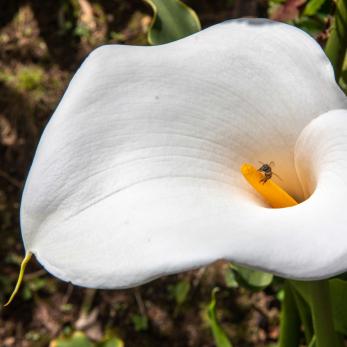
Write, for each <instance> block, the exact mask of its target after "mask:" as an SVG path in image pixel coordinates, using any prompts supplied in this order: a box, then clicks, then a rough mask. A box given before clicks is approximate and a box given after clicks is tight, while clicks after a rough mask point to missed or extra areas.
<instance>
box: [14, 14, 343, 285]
mask: <svg viewBox="0 0 347 347" xmlns="http://www.w3.org/2000/svg"><path fill="white" fill-rule="evenodd" d="M343 108H347V101H346V97H345V96H344V94H343V93H342V91H341V90H340V89H339V87H338V86H337V84H336V83H335V81H334V75H333V70H332V67H331V65H330V63H329V61H328V59H327V58H326V56H325V55H324V53H323V51H322V50H321V48H320V47H319V45H318V44H317V43H316V42H315V41H314V40H313V39H311V38H310V37H309V36H308V35H307V34H305V33H304V32H302V31H300V30H298V29H296V28H294V27H291V26H288V25H285V24H280V23H275V22H271V21H267V20H262V19H241V20H233V21H228V22H225V23H222V24H219V25H216V26H213V27H210V28H208V29H206V30H203V31H201V32H199V33H197V34H195V35H192V36H190V37H188V38H185V39H182V40H179V41H176V42H173V43H170V44H167V45H162V46H156V47H134V46H122V45H110V46H104V47H100V48H98V49H96V50H95V51H94V52H93V53H92V54H91V55H90V56H89V57H88V58H87V59H86V61H85V62H84V63H83V64H82V66H81V68H80V69H79V70H78V72H77V73H76V75H75V76H74V78H73V80H72V81H71V83H70V85H69V88H68V89H67V91H66V93H65V95H64V97H63V99H62V101H61V102H60V104H59V106H58V108H57V110H56V111H55V113H54V115H53V117H52V119H51V120H50V122H49V124H48V125H47V127H46V129H45V131H44V133H43V135H42V138H41V141H40V143H39V146H38V149H37V152H36V155H35V158H34V162H33V165H32V167H31V170H30V173H29V177H28V179H27V182H26V186H25V190H24V194H23V200H22V205H21V226H22V233H23V239H24V243H25V247H26V250H27V251H31V252H33V253H34V254H35V255H36V257H37V258H38V260H39V261H40V262H41V263H42V265H43V266H44V267H45V268H46V269H47V270H48V271H50V272H51V273H52V274H54V275H55V276H57V277H59V278H61V279H63V280H66V281H71V282H72V283H75V284H78V285H82V286H88V287H97V288H124V287H131V286H135V285H138V284H141V283H144V282H147V281H149V280H151V279H154V278H156V277H159V276H162V275H166V274H171V273H175V272H179V271H184V270H188V269H192V268H196V267H199V266H202V265H206V264H209V263H211V262H213V261H215V260H218V259H228V260H231V261H233V262H236V263H239V264H244V265H248V266H251V267H255V268H259V269H263V270H266V271H271V272H274V273H276V274H279V275H281V276H284V277H289V278H297V279H313V278H324V277H329V276H331V275H334V274H336V273H339V272H342V271H345V270H347V230H346V228H347V213H346V212H347V211H346V203H345V200H344V198H345V196H347V173H346V172H347V171H346V170H347V111H343V110H339V111H331V112H330V113H328V114H326V115H324V116H320V115H321V114H323V113H326V112H327V111H330V110H334V109H343ZM311 121H312V122H311ZM310 122H311V123H310ZM309 123H310V124H309ZM308 124H309V125H308ZM306 126H307V128H306V129H305V130H304V128H305V127H306ZM300 134H301V135H300ZM298 138H299V141H298V144H297V147H296V149H295V145H296V143H297V140H298ZM294 156H296V165H297V169H296V168H295V163H294ZM258 160H261V161H264V162H269V161H274V162H275V163H276V167H275V169H274V170H275V171H276V173H277V174H278V175H279V176H281V178H282V182H280V184H281V185H282V186H283V187H284V188H285V189H286V190H287V191H288V192H289V193H291V194H292V195H293V196H295V197H296V198H298V199H302V200H303V198H304V193H303V192H304V191H305V193H306V194H307V195H310V194H311V193H312V192H313V191H314V189H315V187H316V186H317V189H316V190H315V192H314V194H313V195H312V196H311V197H310V198H309V199H308V200H306V201H305V202H304V203H302V204H300V205H299V206H296V207H293V208H288V209H268V208H266V207H265V205H264V203H263V202H262V199H261V198H260V197H259V196H258V195H257V194H256V193H255V192H254V191H253V190H252V188H250V187H249V186H248V185H247V183H246V182H245V181H244V179H243V177H242V175H241V173H240V170H239V169H240V166H241V164H242V163H244V162H251V163H252V162H253V163H254V164H255V165H257V164H258ZM299 179H300V180H299ZM301 187H303V188H301Z"/></svg>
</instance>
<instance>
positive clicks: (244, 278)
mask: <svg viewBox="0 0 347 347" xmlns="http://www.w3.org/2000/svg"><path fill="white" fill-rule="evenodd" d="M231 268H232V269H233V270H234V271H235V275H236V280H237V282H238V283H239V284H240V285H241V286H243V287H245V288H248V289H251V290H262V289H264V288H266V287H267V286H268V285H270V284H271V282H272V280H273V275H272V274H270V273H267V272H262V271H256V270H252V269H249V268H247V267H243V266H239V265H231Z"/></svg>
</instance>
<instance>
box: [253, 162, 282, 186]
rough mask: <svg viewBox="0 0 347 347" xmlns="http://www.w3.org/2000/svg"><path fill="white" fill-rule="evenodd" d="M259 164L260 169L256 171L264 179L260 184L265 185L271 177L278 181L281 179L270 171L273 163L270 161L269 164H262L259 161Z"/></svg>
mask: <svg viewBox="0 0 347 347" xmlns="http://www.w3.org/2000/svg"><path fill="white" fill-rule="evenodd" d="M259 163H260V164H261V167H260V168H259V169H258V170H257V171H259V172H261V173H263V174H264V177H263V178H262V179H261V180H260V181H259V182H260V183H263V184H265V183H266V182H267V181H268V180H269V179H271V177H272V175H275V176H277V177H278V178H279V179H281V177H280V176H278V175H277V174H276V173H274V172H273V171H272V168H273V167H274V166H275V163H274V162H273V161H270V163H269V164H266V163H263V162H261V161H260V162H259Z"/></svg>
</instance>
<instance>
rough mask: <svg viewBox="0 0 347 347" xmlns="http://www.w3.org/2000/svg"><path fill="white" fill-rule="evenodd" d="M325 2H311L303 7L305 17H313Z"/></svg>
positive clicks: (320, 0) (315, 0)
mask: <svg viewBox="0 0 347 347" xmlns="http://www.w3.org/2000/svg"><path fill="white" fill-rule="evenodd" d="M325 1H326V0H311V1H309V2H308V4H307V5H306V6H305V9H304V15H305V16H313V15H315V14H316V13H317V12H318V10H319V9H320V8H321V7H322V6H323V4H324V3H325Z"/></svg>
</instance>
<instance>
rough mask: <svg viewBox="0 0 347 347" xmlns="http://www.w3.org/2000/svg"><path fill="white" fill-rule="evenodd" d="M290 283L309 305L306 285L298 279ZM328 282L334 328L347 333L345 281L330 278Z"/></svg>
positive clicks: (346, 285) (346, 289) (346, 283)
mask: <svg viewBox="0 0 347 347" xmlns="http://www.w3.org/2000/svg"><path fill="white" fill-rule="evenodd" d="M291 283H292V284H293V285H294V287H295V289H296V290H297V291H298V292H299V293H300V295H301V296H302V298H303V299H304V300H305V301H306V302H307V303H308V304H309V305H310V297H309V293H308V292H307V290H306V286H305V285H302V283H300V282H299V281H291ZM329 284H330V300H331V305H332V310H333V318H334V326H335V330H336V331H338V332H339V333H342V334H344V335H347V282H346V281H343V280H340V279H332V280H330V281H329Z"/></svg>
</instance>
